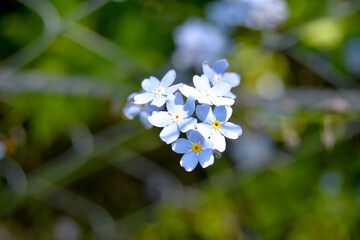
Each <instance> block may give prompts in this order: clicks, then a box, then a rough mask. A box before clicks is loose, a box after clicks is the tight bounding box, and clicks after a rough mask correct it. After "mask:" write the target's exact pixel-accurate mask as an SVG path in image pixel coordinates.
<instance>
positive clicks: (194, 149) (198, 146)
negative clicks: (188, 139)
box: [191, 143, 201, 153]
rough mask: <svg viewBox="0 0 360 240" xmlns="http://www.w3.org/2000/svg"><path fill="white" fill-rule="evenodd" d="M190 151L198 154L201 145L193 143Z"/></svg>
mask: <svg viewBox="0 0 360 240" xmlns="http://www.w3.org/2000/svg"><path fill="white" fill-rule="evenodd" d="M191 149H192V150H193V151H194V152H196V153H198V152H200V151H201V145H200V144H198V143H194V144H193V145H192V147H191Z"/></svg>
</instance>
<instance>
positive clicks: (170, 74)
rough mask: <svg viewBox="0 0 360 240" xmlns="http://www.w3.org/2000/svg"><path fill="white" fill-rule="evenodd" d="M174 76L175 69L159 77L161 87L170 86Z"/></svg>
mask: <svg viewBox="0 0 360 240" xmlns="http://www.w3.org/2000/svg"><path fill="white" fill-rule="evenodd" d="M175 78H176V72H175V70H170V71H168V72H167V73H166V74H165V76H164V77H163V78H162V79H161V82H160V86H161V87H163V88H167V87H168V86H170V85H171V84H172V83H173V82H174V81H175Z"/></svg>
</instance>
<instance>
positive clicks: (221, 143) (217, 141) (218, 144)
mask: <svg viewBox="0 0 360 240" xmlns="http://www.w3.org/2000/svg"><path fill="white" fill-rule="evenodd" d="M210 140H211V141H212V142H213V143H214V147H215V149H216V150H218V151H220V152H223V151H225V149H226V142H225V137H224V136H223V135H222V134H221V132H220V131H219V130H217V131H215V132H214V133H213V134H212V135H211V137H210Z"/></svg>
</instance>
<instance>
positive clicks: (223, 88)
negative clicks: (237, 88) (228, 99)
mask: <svg viewBox="0 0 360 240" xmlns="http://www.w3.org/2000/svg"><path fill="white" fill-rule="evenodd" d="M230 90H231V86H230V84H228V83H225V82H219V83H217V84H215V85H214V86H213V87H212V88H211V90H210V93H211V95H214V96H224V95H225V94H227V93H228V92H230Z"/></svg>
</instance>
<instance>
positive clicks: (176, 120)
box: [173, 114, 180, 122]
mask: <svg viewBox="0 0 360 240" xmlns="http://www.w3.org/2000/svg"><path fill="white" fill-rule="evenodd" d="M179 120H180V116H179V114H175V116H174V117H173V121H174V122H178V121H179Z"/></svg>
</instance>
